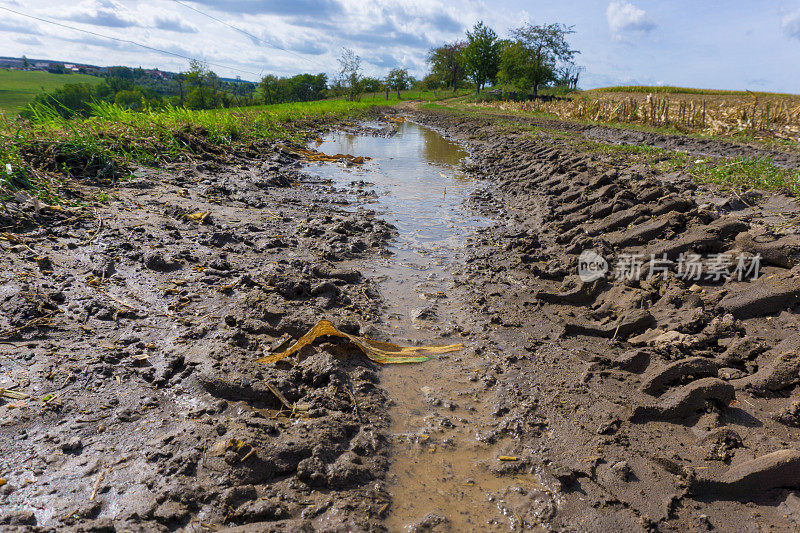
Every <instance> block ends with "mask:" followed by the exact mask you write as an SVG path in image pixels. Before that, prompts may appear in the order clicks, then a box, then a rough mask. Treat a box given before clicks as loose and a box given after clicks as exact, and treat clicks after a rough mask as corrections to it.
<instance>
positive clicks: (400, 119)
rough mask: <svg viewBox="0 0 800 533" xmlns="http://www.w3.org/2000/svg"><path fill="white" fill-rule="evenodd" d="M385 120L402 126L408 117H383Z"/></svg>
mask: <svg viewBox="0 0 800 533" xmlns="http://www.w3.org/2000/svg"><path fill="white" fill-rule="evenodd" d="M383 120H385V121H386V122H394V123H395V124H402V123H403V122H405V121H406V117H393V116H390V115H386V116H384V117H383Z"/></svg>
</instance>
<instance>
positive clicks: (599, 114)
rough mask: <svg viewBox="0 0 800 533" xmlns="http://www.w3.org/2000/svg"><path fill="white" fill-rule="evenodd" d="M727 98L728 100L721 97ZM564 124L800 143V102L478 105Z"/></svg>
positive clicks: (663, 96)
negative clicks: (597, 124)
mask: <svg viewBox="0 0 800 533" xmlns="http://www.w3.org/2000/svg"><path fill="white" fill-rule="evenodd" d="M719 93H723V94H719ZM473 105H474V106H478V107H493V108H496V109H500V110H503V111H522V112H528V113H546V114H550V115H554V116H556V117H558V118H561V119H578V120H582V121H589V122H614V123H631V124H640V125H643V126H656V127H670V128H674V129H675V130H679V131H681V132H685V133H697V134H704V135H714V136H723V137H733V136H743V135H749V136H752V137H755V138H763V139H781V140H791V141H795V142H798V141H800V96H796V95H790V94H772V93H753V92H742V93H736V92H734V91H716V92H715V91H709V94H703V91H696V92H692V91H686V92H681V91H680V90H679V89H676V92H661V91H659V92H648V91H646V90H645V91H641V92H633V91H630V92H628V91H626V92H613V91H610V90H609V91H605V90H603V91H583V92H579V93H576V94H575V95H573V96H569V97H567V98H565V99H561V100H550V101H543V100H531V101H527V102H492V103H480V104H473Z"/></svg>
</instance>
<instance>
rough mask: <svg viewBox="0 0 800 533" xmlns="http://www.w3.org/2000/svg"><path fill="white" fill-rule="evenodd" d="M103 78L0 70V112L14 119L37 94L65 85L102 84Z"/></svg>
mask: <svg viewBox="0 0 800 533" xmlns="http://www.w3.org/2000/svg"><path fill="white" fill-rule="evenodd" d="M102 82H103V78H99V77H97V76H89V75H86V74H50V73H49V72H39V71H35V72H29V71H24V70H4V69H0V112H2V113H4V114H5V115H6V117H8V118H14V117H16V116H17V115H18V114H19V112H20V110H21V109H22V108H24V107H25V106H26V105H28V104H30V103H31V102H32V101H33V99H34V97H35V96H36V95H37V94H40V93H42V92H51V91H53V90H54V89H57V88H59V87H62V86H64V85H66V84H67V83H92V84H98V83H102Z"/></svg>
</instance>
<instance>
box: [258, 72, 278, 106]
mask: <svg viewBox="0 0 800 533" xmlns="http://www.w3.org/2000/svg"><path fill="white" fill-rule="evenodd" d="M277 84H278V77H277V76H276V75H275V74H267V75H266V76H264V77H263V78H261V82H260V83H259V84H258V86H259V87H260V88H261V96H262V97H263V98H264V104H265V105H266V104H271V103H273V102H274V98H275V96H276V95H275V89H276V86H277Z"/></svg>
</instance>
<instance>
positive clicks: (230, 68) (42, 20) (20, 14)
mask: <svg viewBox="0 0 800 533" xmlns="http://www.w3.org/2000/svg"><path fill="white" fill-rule="evenodd" d="M0 9H2V10H5V11H8V12H10V13H14V14H15V15H19V16H21V17H27V18H30V19H34V20H38V21H39V22H46V23H47V24H53V25H55V26H61V27H62V28H67V29H70V30H74V31H79V32H82V33H88V34H89V35H94V36H95V37H102V38H103V39H110V40H112V41H118V42H121V43H128V44H133V45H136V46H140V47H142V48H145V49H147V50H151V51H153V52H159V53H162V54H167V55H170V56H174V57H180V58H181V59H188V60H190V61H200V60H199V59H198V58H196V57H189V56H185V55H182V54H178V53H175V52H169V51H167V50H162V49H160V48H154V47H152V46H147V45H146V44H142V43H137V42H136V41H131V40H130V39H120V38H119V37H111V36H109V35H103V34H101V33H96V32H93V31H89V30H84V29H81V28H76V27H74V26H69V25H67V24H61V23H60V22H55V21H52V20H47V19H43V18H40V17H36V16H33V15H28V14H27V13H21V12H19V11H14V10H13V9H9V8H7V7H3V6H0ZM205 63H208V64H209V65H212V66H215V67H219V68H224V69H228V70H234V71H236V72H242V73H244V74H250V75H252V76H258V74H256V73H255V72H250V71H249V70H242V69H238V68H234V67H231V66H228V65H220V64H219V63H211V62H210V61H205Z"/></svg>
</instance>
